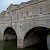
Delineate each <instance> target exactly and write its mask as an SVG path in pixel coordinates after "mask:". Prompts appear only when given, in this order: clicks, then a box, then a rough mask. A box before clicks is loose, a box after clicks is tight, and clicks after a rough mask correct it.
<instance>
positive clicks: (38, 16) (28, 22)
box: [0, 0, 50, 48]
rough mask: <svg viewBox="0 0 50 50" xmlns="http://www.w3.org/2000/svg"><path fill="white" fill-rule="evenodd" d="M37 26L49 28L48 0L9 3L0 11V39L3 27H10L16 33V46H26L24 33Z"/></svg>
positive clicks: (49, 9) (49, 5)
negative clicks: (4, 9)
mask: <svg viewBox="0 0 50 50" xmlns="http://www.w3.org/2000/svg"><path fill="white" fill-rule="evenodd" d="M38 26H42V27H47V28H50V0H30V1H28V2H22V3H21V4H15V5H14V4H11V5H10V6H9V7H8V8H7V10H6V11H3V12H1V13H0V40H4V31H5V29H6V28H8V27H11V28H13V29H14V30H15V32H16V35H17V47H19V48H23V47H26V44H24V37H25V35H26V33H27V32H28V31H29V30H30V29H32V28H34V27H38ZM35 42H37V41H35ZM25 43H26V42H25ZM31 44H32V43H31ZM31 44H29V45H31ZM29 45H27V46H29Z"/></svg>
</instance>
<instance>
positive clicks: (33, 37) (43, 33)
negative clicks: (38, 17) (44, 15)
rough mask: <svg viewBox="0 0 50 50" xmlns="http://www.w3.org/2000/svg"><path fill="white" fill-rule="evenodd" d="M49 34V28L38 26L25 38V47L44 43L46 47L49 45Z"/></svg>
mask: <svg viewBox="0 0 50 50" xmlns="http://www.w3.org/2000/svg"><path fill="white" fill-rule="evenodd" d="M49 33H50V29H49V28H47V27H42V26H37V27H34V28H32V29H30V30H29V31H28V32H27V33H26V34H25V36H24V47H27V46H31V45H34V44H38V43H42V42H45V45H47V35H48V34H49ZM45 48H47V47H45Z"/></svg>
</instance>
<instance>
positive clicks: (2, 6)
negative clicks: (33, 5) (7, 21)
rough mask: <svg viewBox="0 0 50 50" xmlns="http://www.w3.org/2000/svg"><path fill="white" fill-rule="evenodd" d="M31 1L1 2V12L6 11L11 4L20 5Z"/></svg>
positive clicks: (11, 0)
mask: <svg viewBox="0 0 50 50" xmlns="http://www.w3.org/2000/svg"><path fill="white" fill-rule="evenodd" d="M27 1H29V0H0V12H2V11H5V10H6V9H7V7H8V6H9V5H10V4H20V3H21V2H27Z"/></svg>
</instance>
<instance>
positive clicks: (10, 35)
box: [3, 27, 17, 40]
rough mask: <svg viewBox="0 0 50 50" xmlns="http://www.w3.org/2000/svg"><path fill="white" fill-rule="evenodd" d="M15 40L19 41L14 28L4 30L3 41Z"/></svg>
mask: <svg viewBox="0 0 50 50" xmlns="http://www.w3.org/2000/svg"><path fill="white" fill-rule="evenodd" d="M6 39H7V40H13V39H16V40H17V34H16V31H15V30H14V29H13V28H12V27H7V28H6V29H5V30H4V34H3V40H6Z"/></svg>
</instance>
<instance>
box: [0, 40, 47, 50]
mask: <svg viewBox="0 0 50 50" xmlns="http://www.w3.org/2000/svg"><path fill="white" fill-rule="evenodd" d="M42 43H43V44H42ZM42 43H38V44H36V45H34V46H31V47H27V48H24V49H19V48H17V46H16V41H14V40H12V41H0V50H47V45H46V42H42Z"/></svg>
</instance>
